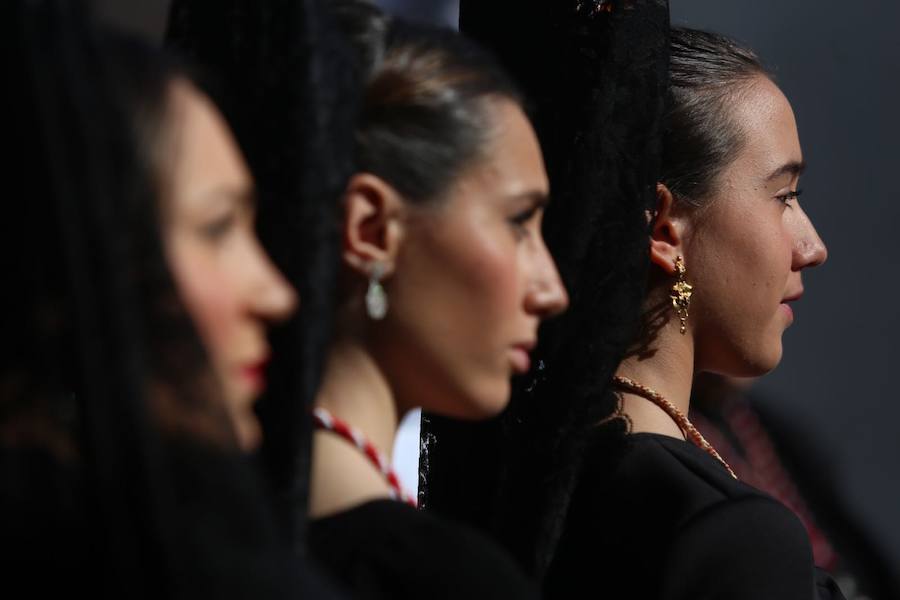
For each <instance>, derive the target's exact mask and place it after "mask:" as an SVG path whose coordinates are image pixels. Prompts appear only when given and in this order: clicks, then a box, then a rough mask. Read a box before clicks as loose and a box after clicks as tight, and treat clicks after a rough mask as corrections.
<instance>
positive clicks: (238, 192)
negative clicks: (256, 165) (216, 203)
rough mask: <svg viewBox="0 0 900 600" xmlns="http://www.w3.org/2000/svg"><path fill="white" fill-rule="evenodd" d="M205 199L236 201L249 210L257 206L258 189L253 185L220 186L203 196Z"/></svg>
mask: <svg viewBox="0 0 900 600" xmlns="http://www.w3.org/2000/svg"><path fill="white" fill-rule="evenodd" d="M203 196H204V197H205V198H222V199H229V200H234V201H236V202H237V203H238V204H241V205H243V206H244V207H247V208H254V207H255V206H256V188H255V187H254V186H252V185H247V186H245V187H240V188H238V187H232V186H220V187H217V188H213V189H211V190H209V191H208V192H206V193H205V194H203Z"/></svg>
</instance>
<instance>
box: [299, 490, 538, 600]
mask: <svg viewBox="0 0 900 600" xmlns="http://www.w3.org/2000/svg"><path fill="white" fill-rule="evenodd" d="M309 544H310V550H311V552H312V554H313V556H314V557H315V559H316V560H317V561H318V563H319V564H320V565H322V567H323V568H324V569H325V570H326V571H327V572H328V573H329V574H331V575H332V576H333V577H334V578H335V579H336V580H338V581H340V582H341V583H343V585H344V586H345V587H346V589H347V590H348V591H351V592H352V593H353V594H354V597H355V598H362V599H376V598H385V599H388V598H390V599H402V598H434V599H441V598H447V599H449V598H470V599H473V600H474V599H475V598H492V599H494V598H496V599H502V598H510V599H512V598H516V599H528V598H537V597H538V594H537V588H536V587H534V586H533V585H532V584H531V582H529V581H528V580H527V579H526V578H525V576H524V574H522V572H521V571H520V569H519V568H518V567H517V566H516V565H515V564H514V563H513V562H512V560H510V559H509V558H508V557H507V556H506V555H505V554H504V553H503V552H502V551H501V550H500V549H499V548H497V547H495V545H494V544H493V543H492V542H490V541H489V540H487V539H486V538H484V537H483V536H482V535H480V534H479V533H477V532H476V531H474V530H472V529H471V528H469V527H467V526H465V525H463V524H461V523H454V522H452V521H445V520H442V519H436V518H435V517H433V516H431V515H428V514H424V513H421V512H418V511H416V509H414V508H412V507H411V506H409V505H407V504H404V503H401V502H396V501H394V500H374V501H370V502H367V503H365V504H362V505H360V506H357V507H354V508H352V509H350V510H347V511H344V512H341V513H338V514H335V515H331V516H328V517H325V518H321V519H316V520H313V521H311V522H310V525H309Z"/></svg>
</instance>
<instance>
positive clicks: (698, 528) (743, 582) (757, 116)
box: [547, 28, 842, 600]
mask: <svg viewBox="0 0 900 600" xmlns="http://www.w3.org/2000/svg"><path fill="white" fill-rule="evenodd" d="M671 36H672V39H671V46H670V48H671V57H670V82H669V91H668V103H667V104H668V105H667V108H666V112H665V115H664V129H663V137H662V145H663V158H662V173H661V176H660V182H659V184H658V186H657V205H656V207H655V210H653V211H650V213H649V214H648V223H649V258H650V263H651V270H650V275H649V281H648V288H647V294H646V298H645V301H644V305H643V308H644V311H643V314H644V317H643V328H642V332H641V334H640V336H639V339H638V340H637V343H635V344H634V345H633V347H632V349H631V350H630V351H629V352H628V354H627V355H626V357H625V359H624V360H623V361H622V363H621V364H620V366H619V368H618V370H617V372H616V375H615V376H614V378H613V384H614V386H615V388H616V389H617V392H618V396H619V408H618V412H617V415H616V416H618V417H620V418H619V419H616V418H613V419H612V421H611V422H609V423H607V424H606V425H604V426H601V427H599V428H598V434H597V439H598V440H599V439H601V438H602V437H603V434H602V431H603V430H604V429H612V428H614V427H615V426H616V425H615V424H616V423H619V424H622V423H624V425H625V428H626V430H627V435H626V436H625V437H624V440H623V441H622V443H620V444H618V446H617V449H618V451H617V452H614V453H611V452H609V450H610V448H611V446H610V445H609V444H607V445H606V446H603V445H602V444H601V446H602V447H603V448H604V451H603V452H602V453H601V452H600V451H598V450H597V449H596V448H595V449H594V451H593V452H591V454H590V456H589V457H588V459H587V460H586V464H585V469H584V471H583V472H582V474H581V478H580V482H579V485H578V488H577V489H576V492H575V495H574V498H573V501H572V505H571V508H570V512H569V514H568V516H567V525H566V531H565V533H564V534H563V536H562V539H561V542H560V546H559V550H558V552H557V554H556V556H555V560H554V563H553V565H552V566H551V570H550V576H549V578H548V585H547V589H548V590H550V591H551V592H552V594H551V595H552V596H554V597H558V596H566V595H567V594H568V593H569V592H571V591H573V590H575V589H578V587H579V586H581V585H584V584H585V583H586V580H585V578H588V577H589V578H591V580H593V567H590V568H589V565H596V564H600V565H604V567H606V569H607V571H606V572H607V577H606V578H605V579H604V588H605V591H606V592H608V593H609V596H610V597H626V596H627V597H635V598H700V597H702V598H738V599H743V598H746V599H748V600H749V599H751V598H753V599H755V598H773V599H785V600H787V599H794V598H810V597H813V595H814V593H815V594H817V595H816V596H815V597H820V598H840V597H842V596H841V594H840V591H839V590H838V589H837V587H836V586H835V584H834V583H833V582H832V581H831V580H830V578H829V577H828V576H827V575H825V574H824V573H822V572H817V571H816V570H815V568H814V566H813V562H812V555H811V550H810V543H809V540H808V539H807V536H806V532H805V530H804V529H803V527H802V525H801V524H800V522H799V520H798V519H797V518H796V517H795V516H794V515H793V513H792V512H791V511H790V510H788V509H787V508H786V507H784V506H783V505H781V504H779V503H778V502H777V501H775V500H774V499H772V498H771V497H769V496H767V495H765V494H763V493H762V492H759V491H757V490H756V489H754V488H752V487H750V486H748V485H745V484H743V483H742V482H740V481H738V480H737V478H736V477H735V475H734V472H733V471H732V470H731V468H730V467H729V465H728V464H727V463H726V462H725V461H724V460H723V459H722V457H721V456H720V455H719V454H718V452H716V450H715V448H713V447H712V446H711V445H710V444H709V443H708V442H707V441H706V440H705V439H704V438H703V436H702V435H701V434H700V433H699V432H698V431H697V429H696V428H695V427H694V426H693V425H692V424H691V422H690V421H689V419H688V417H687V416H686V415H687V414H688V409H689V401H690V392H691V385H692V382H693V378H694V375H695V374H696V373H698V372H703V371H711V372H717V373H723V374H727V375H731V376H737V377H749V376H758V375H762V374H764V373H766V372H768V371H770V370H771V369H773V368H775V366H776V365H777V364H778V362H779V361H780V359H781V355H782V340H781V338H782V334H783V333H784V330H785V329H786V328H787V327H788V326H789V325H790V324H791V323H792V321H793V309H792V308H791V306H790V304H791V303H792V302H794V301H796V300H798V299H799V298H800V296H801V295H802V293H803V284H802V276H801V272H802V271H803V270H805V269H808V268H811V267H815V266H818V265H820V264H822V263H823V262H824V261H825V259H826V256H827V253H826V249H825V245H824V244H823V242H822V240H821V239H820V238H819V236H818V235H817V233H816V230H815V228H814V227H813V225H812V223H811V222H810V220H809V218H808V217H807V215H806V213H805V212H804V211H803V209H802V208H801V207H800V204H799V203H798V197H799V195H800V190H799V188H798V184H799V179H800V174H801V173H802V171H803V167H804V161H803V154H802V152H801V149H800V142H799V139H798V134H797V126H796V122H795V120H794V114H793V111H792V110H791V106H790V103H789V102H788V100H787V99H786V98H785V96H784V94H783V93H782V92H781V90H780V89H779V88H778V87H777V86H776V85H775V83H774V82H773V80H772V77H771V76H770V75H769V74H767V72H766V71H765V70H764V68H763V67H762V65H761V64H760V62H759V60H758V59H757V57H756V56H755V55H754V54H753V53H752V52H751V51H750V50H748V49H746V48H743V47H741V46H740V45H738V44H736V43H735V42H733V41H731V40H729V39H727V38H725V37H722V36H719V35H716V34H711V33H706V32H702V31H696V30H687V29H677V28H673V29H672V32H671ZM608 441H609V440H608V439H607V442H608ZM598 443H599V442H598ZM611 517H614V518H611ZM814 590H815V592H814Z"/></svg>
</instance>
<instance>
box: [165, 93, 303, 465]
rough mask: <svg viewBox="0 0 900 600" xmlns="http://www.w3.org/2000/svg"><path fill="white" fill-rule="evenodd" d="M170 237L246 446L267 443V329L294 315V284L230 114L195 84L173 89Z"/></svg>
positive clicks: (176, 267)
mask: <svg viewBox="0 0 900 600" xmlns="http://www.w3.org/2000/svg"><path fill="white" fill-rule="evenodd" d="M170 94H171V97H170V107H169V115H168V116H169V122H170V123H173V124H174V125H175V126H174V127H172V131H170V133H169V138H170V139H169V142H168V143H169V147H170V150H171V152H170V156H174V157H177V159H176V160H173V161H172V163H171V165H170V168H169V177H168V179H169V181H168V184H169V187H168V190H167V191H168V195H167V199H166V200H167V201H166V206H165V211H164V212H165V222H164V241H165V250H166V254H167V258H168V262H169V265H170V268H171V269H172V273H173V277H174V279H175V283H176V287H177V289H178V291H179V293H180V295H181V298H182V301H183V302H184V304H185V307H186V308H187V311H188V313H189V314H190V316H191V318H192V320H193V322H194V324H195V326H196V327H197V330H198V333H199V335H200V338H201V340H202V342H203V344H204V346H205V348H206V351H207V352H208V354H209V357H210V361H211V364H212V367H213V371H214V373H215V374H216V375H217V377H218V380H219V381H220V382H221V385H222V390H223V392H224V396H225V399H226V405H227V408H228V412H229V415H230V416H231V418H232V422H233V424H234V428H235V432H236V435H237V439H238V443H239V445H240V446H241V447H242V448H244V449H247V450H249V449H252V448H254V447H255V446H256V445H258V443H259V440H260V427H259V423H258V421H257V418H256V416H255V414H254V412H253V404H254V402H255V400H256V398H257V397H258V395H259V394H260V393H261V391H262V390H263V388H264V386H265V364H266V362H267V360H268V358H269V346H268V343H267V341H266V329H267V326H268V324H269V323H271V322H274V321H278V320H281V319H284V318H286V317H287V316H289V315H290V314H291V313H292V312H293V310H294V308H295V306H296V304H297V299H296V295H295V293H294V292H293V290H292V288H291V287H290V286H289V285H288V284H287V283H286V282H285V280H284V279H283V277H282V276H281V275H280V274H279V272H278V271H277V270H276V269H275V268H274V266H273V265H272V263H271V262H270V260H269V258H268V256H267V255H266V253H265V252H264V250H263V249H262V247H261V246H260V243H259V240H258V239H257V237H256V234H255V232H254V215H255V207H254V200H253V182H252V179H251V177H250V173H249V171H248V170H247V166H246V164H245V163H244V160H243V158H242V157H241V155H240V152H239V151H238V148H237V145H236V144H235V141H234V139H233V138H232V136H231V134H230V132H229V130H228V128H227V126H226V124H225V122H224V120H223V119H222V117H221V115H220V114H219V112H218V111H217V110H216V109H215V107H214V106H213V104H212V103H211V102H210V101H209V99H208V98H206V97H205V96H203V95H202V94H200V93H199V92H198V91H197V90H196V89H195V88H193V87H192V86H191V85H190V84H189V83H187V82H184V81H176V82H174V83H173V84H172V86H171V91H170Z"/></svg>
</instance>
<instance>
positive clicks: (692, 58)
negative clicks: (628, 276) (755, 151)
mask: <svg viewBox="0 0 900 600" xmlns="http://www.w3.org/2000/svg"><path fill="white" fill-rule="evenodd" d="M670 51H671V55H670V62H669V89H668V94H667V106H666V113H665V116H664V129H663V162H662V173H661V176H660V181H661V182H662V183H664V184H665V185H666V186H667V187H668V188H669V190H670V191H671V192H672V195H673V196H674V197H675V198H676V199H677V200H680V201H682V202H685V203H687V204H689V205H691V206H694V207H701V206H703V205H704V204H705V202H704V201H705V200H707V199H708V197H709V195H710V194H711V193H712V192H713V190H714V188H715V185H716V180H717V178H718V176H719V175H720V174H721V172H722V171H723V170H724V169H725V168H726V167H727V166H728V165H729V164H730V163H731V161H733V160H734V159H735V157H736V156H737V154H738V153H739V152H740V150H741V148H742V146H743V143H744V133H743V132H742V131H741V129H740V127H739V126H738V125H737V124H736V123H735V122H734V119H733V118H732V105H733V101H734V99H735V98H736V97H738V96H739V95H740V94H741V93H742V92H743V91H744V90H745V89H746V88H747V86H748V85H750V84H751V82H752V81H753V80H754V79H755V78H756V77H757V76H760V75H762V76H765V77H770V75H769V73H768V72H767V71H766V69H765V67H763V65H762V64H761V63H760V61H759V59H758V58H757V56H756V55H755V54H754V53H753V51H752V50H749V49H748V48H745V47H744V46H741V45H740V44H738V43H737V42H735V41H734V40H731V39H729V38H727V37H724V36H722V35H719V34H716V33H710V32H706V31H700V30H696V29H686V28H678V27H673V28H672V31H671V44H670Z"/></svg>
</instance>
